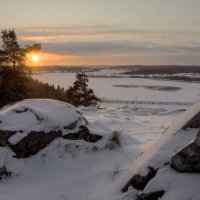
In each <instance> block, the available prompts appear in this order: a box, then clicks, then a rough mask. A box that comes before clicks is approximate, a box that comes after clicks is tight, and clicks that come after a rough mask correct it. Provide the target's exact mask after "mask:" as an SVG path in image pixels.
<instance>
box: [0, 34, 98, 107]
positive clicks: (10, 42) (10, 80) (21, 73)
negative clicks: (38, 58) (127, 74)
mask: <svg viewBox="0 0 200 200" xmlns="http://www.w3.org/2000/svg"><path fill="white" fill-rule="evenodd" d="M1 34H2V35H1V38H2V41H3V45H2V49H0V107H3V106H4V105H6V104H9V103H12V102H17V101H21V100H23V99H27V98H51V99H56V100H60V101H64V102H68V103H71V104H73V105H74V106H79V105H84V106H89V105H96V104H97V103H98V102H99V101H100V99H99V98H97V97H96V96H95V95H94V92H93V90H92V89H90V88H88V78H87V76H86V75H85V74H84V73H81V74H77V75H76V81H75V82H74V84H73V86H71V87H69V88H68V89H64V88H61V87H60V86H58V87H55V86H54V85H50V84H48V83H43V82H40V81H38V80H34V79H33V78H32V77H31V70H30V68H28V67H27V66H26V64H25V61H26V54H27V53H30V52H32V51H39V50H40V49H41V45H40V44H33V45H31V46H26V47H24V48H22V47H20V45H19V44H18V42H17V37H16V34H15V31H14V30H3V31H2V32H1Z"/></svg>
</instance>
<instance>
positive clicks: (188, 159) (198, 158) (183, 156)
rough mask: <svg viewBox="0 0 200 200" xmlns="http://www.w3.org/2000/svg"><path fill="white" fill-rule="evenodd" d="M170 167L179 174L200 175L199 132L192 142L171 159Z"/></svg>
mask: <svg viewBox="0 0 200 200" xmlns="http://www.w3.org/2000/svg"><path fill="white" fill-rule="evenodd" d="M171 166H172V168H174V169H175V170H176V171H179V172H191V173H196V172H197V173H200V132H199V133H198V134H197V137H196V139H195V140H194V142H192V143H191V144H189V145H188V146H186V147H185V148H183V149H182V150H180V151H179V152H178V153H177V154H176V155H175V156H173V157H172V159H171Z"/></svg>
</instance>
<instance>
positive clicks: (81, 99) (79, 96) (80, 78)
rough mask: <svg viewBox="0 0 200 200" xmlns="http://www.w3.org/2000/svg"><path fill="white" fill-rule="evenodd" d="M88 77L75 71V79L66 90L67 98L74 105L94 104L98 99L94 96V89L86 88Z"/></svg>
mask: <svg viewBox="0 0 200 200" xmlns="http://www.w3.org/2000/svg"><path fill="white" fill-rule="evenodd" d="M88 82H89V80H88V78H87V76H86V74H85V73H77V74H76V81H75V82H74V84H73V86H71V87H69V88H68V90H67V92H66V93H67V99H68V101H69V102H70V103H71V104H73V105H74V106H80V105H83V106H86V107H87V106H90V105H96V104H97V103H98V102H99V101H100V99H99V98H98V97H96V96H95V94H94V91H93V90H92V89H91V88H88Z"/></svg>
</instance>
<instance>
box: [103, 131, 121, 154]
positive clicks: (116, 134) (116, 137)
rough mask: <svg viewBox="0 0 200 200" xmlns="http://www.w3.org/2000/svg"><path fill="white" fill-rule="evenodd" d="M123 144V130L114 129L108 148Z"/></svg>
mask: <svg viewBox="0 0 200 200" xmlns="http://www.w3.org/2000/svg"><path fill="white" fill-rule="evenodd" d="M120 146H121V131H113V133H112V135H111V137H110V139H109V143H108V144H107V145H106V149H110V150H112V149H114V148H117V147H120Z"/></svg>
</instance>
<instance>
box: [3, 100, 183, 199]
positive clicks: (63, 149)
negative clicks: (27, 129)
mask: <svg viewBox="0 0 200 200" xmlns="http://www.w3.org/2000/svg"><path fill="white" fill-rule="evenodd" d="M26 101H29V103H28V102H26ZM31 101H32V100H31ZM34 101H36V102H34ZM34 101H33V104H34V105H32V103H30V100H25V102H26V106H27V105H29V106H31V108H32V109H33V110H34V111H35V109H36V108H37V109H38V110H37V111H40V112H42V111H41V109H40V108H39V105H37V101H43V100H34ZM47 101H49V100H47ZM25 102H23V105H24V104H25ZM53 102H54V103H55V107H56V106H58V108H59V107H60V106H61V107H62V105H63V104H62V105H61V104H60V102H58V101H53ZM51 103H52V102H51ZM51 103H50V104H51ZM30 104H31V105H30ZM19 105H21V104H19V103H18V104H17V105H15V106H14V105H12V108H15V109H16V107H17V108H18V109H19V107H20V106H19ZM36 105H37V106H36ZM45 105H46V104H45ZM64 105H65V104H64ZM101 106H102V107H103V108H104V109H102V110H98V109H96V108H94V107H89V108H85V107H80V108H79V110H80V111H81V112H82V113H83V115H84V116H85V117H86V118H87V120H88V121H89V128H90V130H91V131H94V132H95V133H99V134H102V135H104V136H105V138H106V136H107V137H109V136H110V133H111V132H112V131H114V130H118V131H121V132H122V135H121V142H122V147H120V148H117V149H114V150H106V149H105V148H101V147H103V144H102V145H100V144H98V147H99V150H97V151H96V150H94V149H93V148H92V147H93V145H91V144H89V143H87V142H84V141H71V140H70V141H67V140H63V139H61V138H59V139H56V140H54V141H53V142H52V143H51V144H50V145H49V146H47V147H46V148H45V149H43V150H42V151H40V152H39V153H38V154H36V155H35V156H33V157H32V158H27V159H16V158H13V157H12V155H13V152H12V151H11V150H10V149H9V148H5V147H0V158H1V159H0V166H2V165H3V164H4V163H6V166H7V168H8V169H9V170H10V171H12V172H13V175H12V177H11V178H10V179H3V180H2V181H1V182H0V185H1V187H0V199H1V200H18V199H19V200H21V199H29V200H35V199H43V200H65V199H69V200H70V199H78V200H79V199H83V200H85V199H88V200H94V199H96V200H100V199H101V200H119V199H122V197H123V196H124V194H121V193H120V191H119V190H118V186H119V183H120V184H121V180H122V178H123V177H124V175H125V174H126V173H127V171H128V170H129V167H131V165H132V163H133V162H134V161H135V160H136V159H137V158H138V157H139V156H141V154H142V152H144V151H146V150H147V149H148V147H149V146H150V145H151V144H152V143H153V142H154V141H155V139H156V138H158V137H159V135H160V134H161V133H162V132H163V131H164V130H165V129H166V128H167V127H168V126H169V124H170V123H171V122H172V120H173V119H175V118H176V117H177V116H179V115H180V113H181V112H180V111H179V110H180V108H183V107H182V106H179V107H178V108H177V107H175V106H162V107H160V105H159V107H157V106H156V105H152V106H148V107H146V106H143V105H119V104H116V105H115V104H102V105H101ZM47 107H49V106H47ZM43 108H44V107H43ZM50 109H53V110H54V108H50ZM11 110H12V109H11V108H10V109H9V107H5V108H4V109H3V111H1V112H4V113H8V112H9V111H11ZM47 112H50V111H47ZM54 112H55V110H54ZM42 113H43V112H42ZM50 113H51V114H52V112H50ZM54 114H55V113H54ZM43 117H44V116H43ZM55 117H56V114H55ZM150 130H151V131H150ZM102 143H104V142H103V141H102ZM117 166H118V168H119V171H118V172H116V173H115V171H116V168H117Z"/></svg>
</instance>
